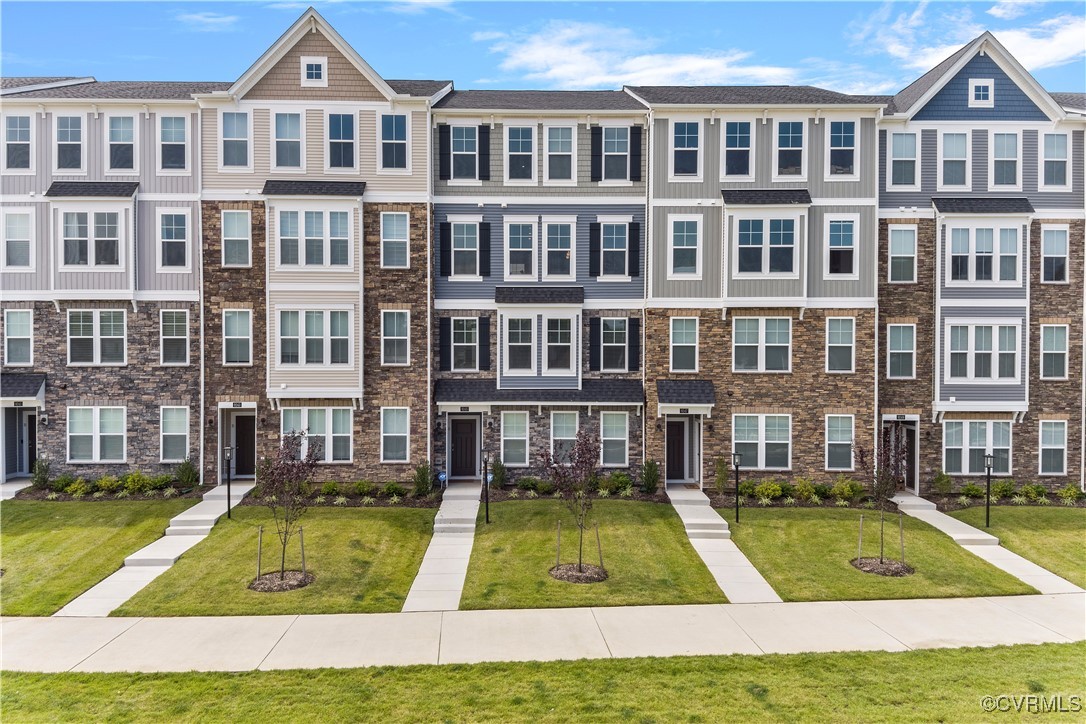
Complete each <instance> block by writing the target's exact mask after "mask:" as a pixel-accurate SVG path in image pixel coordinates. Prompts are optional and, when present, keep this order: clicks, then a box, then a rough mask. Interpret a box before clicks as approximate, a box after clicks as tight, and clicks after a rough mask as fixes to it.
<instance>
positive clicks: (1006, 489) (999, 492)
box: [992, 480, 1015, 500]
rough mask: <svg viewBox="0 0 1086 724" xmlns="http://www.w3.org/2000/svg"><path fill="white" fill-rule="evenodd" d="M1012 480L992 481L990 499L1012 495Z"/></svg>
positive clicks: (1013, 487) (1013, 486) (999, 498)
mask: <svg viewBox="0 0 1086 724" xmlns="http://www.w3.org/2000/svg"><path fill="white" fill-rule="evenodd" d="M1014 489H1015V485H1014V481H1013V480H999V481H997V482H994V483H992V500H1001V499H1002V498H1010V497H1011V496H1013V495H1014Z"/></svg>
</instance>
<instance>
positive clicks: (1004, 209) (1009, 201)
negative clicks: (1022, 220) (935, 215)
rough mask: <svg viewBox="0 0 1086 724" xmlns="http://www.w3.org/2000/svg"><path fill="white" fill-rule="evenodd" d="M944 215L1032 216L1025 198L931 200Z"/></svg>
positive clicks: (1030, 205) (1027, 200)
mask: <svg viewBox="0 0 1086 724" xmlns="http://www.w3.org/2000/svg"><path fill="white" fill-rule="evenodd" d="M931 202H932V203H933V204H934V205H935V208H936V210H938V211H939V213H942V214H1032V213H1033V204H1031V203H1030V202H1029V199H1027V198H1026V197H1025V196H1009V197H997V198H991V197H988V198H966V197H941V198H940V197H936V198H933V199H932V200H931Z"/></svg>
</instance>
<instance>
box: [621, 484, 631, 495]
mask: <svg viewBox="0 0 1086 724" xmlns="http://www.w3.org/2000/svg"><path fill="white" fill-rule="evenodd" d="M618 494H619V495H621V496H622V497H623V498H628V497H630V496H631V495H633V485H632V484H631V485H627V486H626V487H625V488H622V489H621V490H619V491H618Z"/></svg>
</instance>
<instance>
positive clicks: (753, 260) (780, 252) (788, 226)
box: [736, 219, 796, 275]
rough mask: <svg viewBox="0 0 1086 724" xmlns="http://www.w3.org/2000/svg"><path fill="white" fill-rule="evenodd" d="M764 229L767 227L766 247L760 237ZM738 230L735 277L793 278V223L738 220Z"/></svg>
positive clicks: (764, 236)
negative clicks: (789, 276) (772, 275)
mask: <svg viewBox="0 0 1086 724" xmlns="http://www.w3.org/2000/svg"><path fill="white" fill-rule="evenodd" d="M767 221H768V223H766V222H767ZM766 226H768V227H769V239H768V242H769V243H768V244H767V243H766V241H767V239H766V234H765V233H764V230H765V227H766ZM738 228H739V239H738V245H737V250H736V251H737V253H736V273H737V274H738V275H770V274H786V275H793V274H795V252H796V220H795V219H739V220H738Z"/></svg>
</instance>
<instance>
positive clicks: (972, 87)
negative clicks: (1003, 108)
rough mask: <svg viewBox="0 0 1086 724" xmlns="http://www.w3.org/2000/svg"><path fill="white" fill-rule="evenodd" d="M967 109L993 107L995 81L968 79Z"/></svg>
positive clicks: (989, 79)
mask: <svg viewBox="0 0 1086 724" xmlns="http://www.w3.org/2000/svg"><path fill="white" fill-rule="evenodd" d="M969 107H970V108H994V107H995V81H993V80H992V79H991V78H970V79H969Z"/></svg>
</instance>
